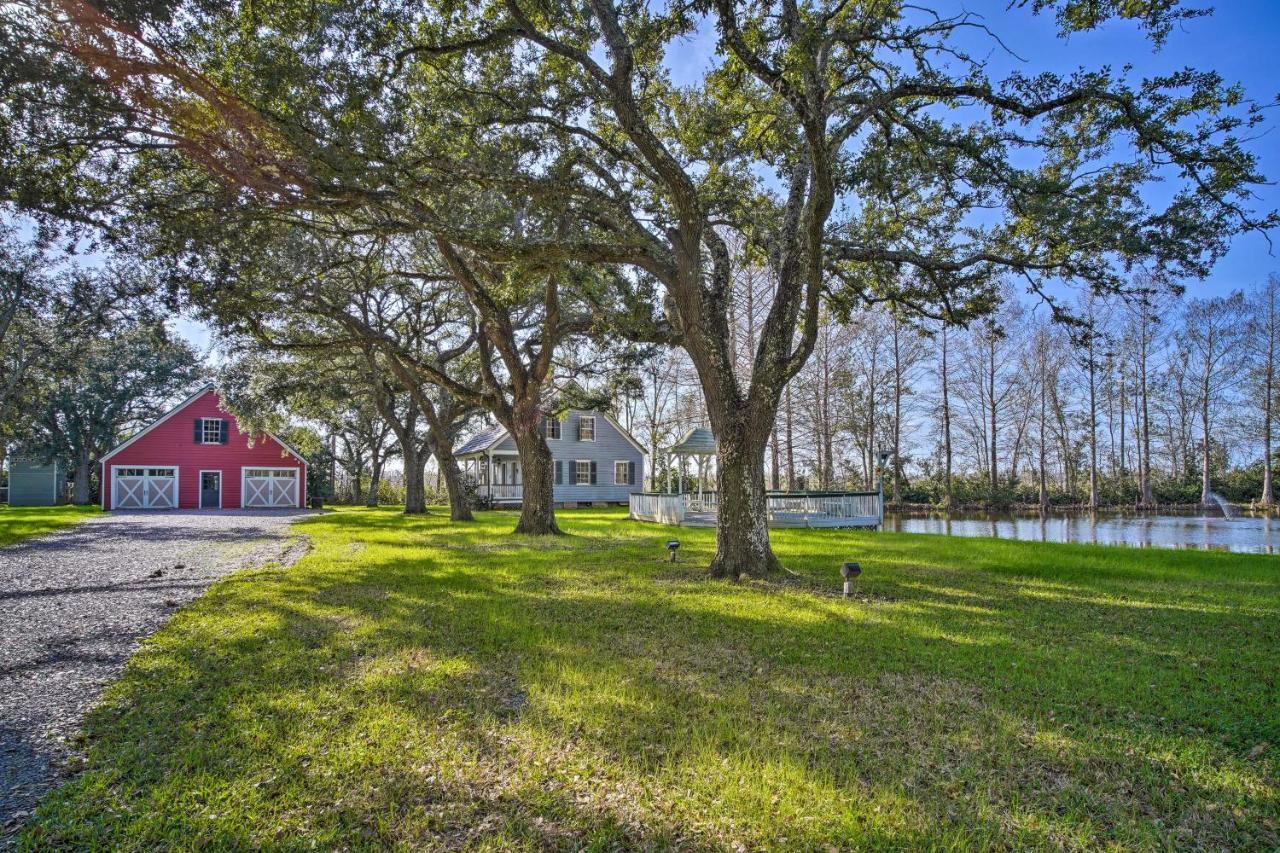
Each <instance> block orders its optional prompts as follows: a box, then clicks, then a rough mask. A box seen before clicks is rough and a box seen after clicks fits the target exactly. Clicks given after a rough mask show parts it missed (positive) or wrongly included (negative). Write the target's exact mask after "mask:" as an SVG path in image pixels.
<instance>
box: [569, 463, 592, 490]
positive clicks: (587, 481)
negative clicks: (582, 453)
mask: <svg viewBox="0 0 1280 853" xmlns="http://www.w3.org/2000/svg"><path fill="white" fill-rule="evenodd" d="M573 482H574V483H575V484H577V485H579V486H589V485H591V463H590V462H589V461H587V460H585V459H579V460H577V461H576V462H574V463H573Z"/></svg>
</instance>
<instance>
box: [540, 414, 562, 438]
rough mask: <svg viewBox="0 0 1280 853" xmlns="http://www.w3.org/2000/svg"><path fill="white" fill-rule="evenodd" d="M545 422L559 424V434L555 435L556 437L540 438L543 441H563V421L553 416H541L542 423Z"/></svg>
mask: <svg viewBox="0 0 1280 853" xmlns="http://www.w3.org/2000/svg"><path fill="white" fill-rule="evenodd" d="M547 421H555V422H556V423H558V424H560V430H559V432H560V434H559V435H557V436H550V435H543V436H542V438H543V440H544V441H561V440H563V439H564V421H562V420H560V419H559V418H557V417H556V416H555V415H543V416H542V422H543V423H544V424H545V423H546V422H547Z"/></svg>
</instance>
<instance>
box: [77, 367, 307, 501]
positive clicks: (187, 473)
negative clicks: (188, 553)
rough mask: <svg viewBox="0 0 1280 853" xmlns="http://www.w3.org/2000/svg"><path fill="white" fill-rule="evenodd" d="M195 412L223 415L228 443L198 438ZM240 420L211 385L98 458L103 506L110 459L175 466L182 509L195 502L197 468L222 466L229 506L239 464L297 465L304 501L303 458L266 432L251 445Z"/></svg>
mask: <svg viewBox="0 0 1280 853" xmlns="http://www.w3.org/2000/svg"><path fill="white" fill-rule="evenodd" d="M196 418H225V419H226V420H227V422H228V427H227V443H226V444H197V443H196V441H195V435H194V427H195V419H196ZM239 426H240V425H239V424H237V423H236V419H235V418H234V417H232V416H231V415H230V414H229V413H228V412H226V411H225V410H224V409H223V408H222V407H221V406H220V405H219V404H218V395H217V394H216V393H215V392H214V391H212V390H209V391H205V392H204V393H203V394H201V395H200V396H199V397H197V398H196V399H194V400H192V401H191V402H190V403H188V404H187V405H185V406H183V407H182V408H181V409H179V410H178V411H176V412H173V413H171V414H170V415H169V416H168V419H167V420H165V421H164V422H163V423H161V424H160V425H159V426H157V427H155V428H154V429H152V430H151V431H150V432H148V433H147V434H146V435H144V436H142V438H139V439H138V440H137V441H135V442H134V443H133V444H131V445H129V446H128V447H126V448H124V449H123V450H120V451H118V452H117V453H116V454H115V455H114V456H109V457H107V458H106V459H105V460H103V465H102V469H103V470H102V495H103V507H104V508H105V509H111V467H112V466H113V465H127V466H145V465H165V466H169V465H176V466H178V506H179V507H180V508H184V509H195V508H196V507H199V506H200V472H201V471H221V472H222V507H223V509H234V508H238V507H239V506H240V469H241V468H297V469H298V484H299V486H298V490H299V492H300V493H301V494H300V495H299V498H300V501H299V503H300V505H302V506H305V505H306V500H307V497H306V491H307V481H306V472H305V470H304V465H303V463H302V462H301V461H300V460H299V459H298V457H296V456H294V455H293V454H292V453H290V452H289V451H288V450H285V448H284V447H283V446H282V445H281V444H280V443H279V442H278V441H276V440H275V439H274V438H272V437H271V436H269V435H260V436H258V438H257V439H256V440H255V441H254V443H253V447H250V446H249V436H248V435H246V434H245V433H242V432H241V431H240V428H239Z"/></svg>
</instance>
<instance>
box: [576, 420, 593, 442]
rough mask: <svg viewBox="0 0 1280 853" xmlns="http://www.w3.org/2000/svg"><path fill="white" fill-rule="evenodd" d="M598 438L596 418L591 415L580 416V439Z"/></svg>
mask: <svg viewBox="0 0 1280 853" xmlns="http://www.w3.org/2000/svg"><path fill="white" fill-rule="evenodd" d="M595 440H596V419H595V418H590V417H579V418H578V441H595Z"/></svg>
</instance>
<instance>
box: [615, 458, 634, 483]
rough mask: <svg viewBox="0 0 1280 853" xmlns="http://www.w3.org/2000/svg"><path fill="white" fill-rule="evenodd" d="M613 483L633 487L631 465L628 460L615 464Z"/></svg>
mask: <svg viewBox="0 0 1280 853" xmlns="http://www.w3.org/2000/svg"><path fill="white" fill-rule="evenodd" d="M613 482H615V483H617V484H618V485H619V486H630V485H631V463H630V462H627V461H626V460H622V461H619V462H614V463H613Z"/></svg>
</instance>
